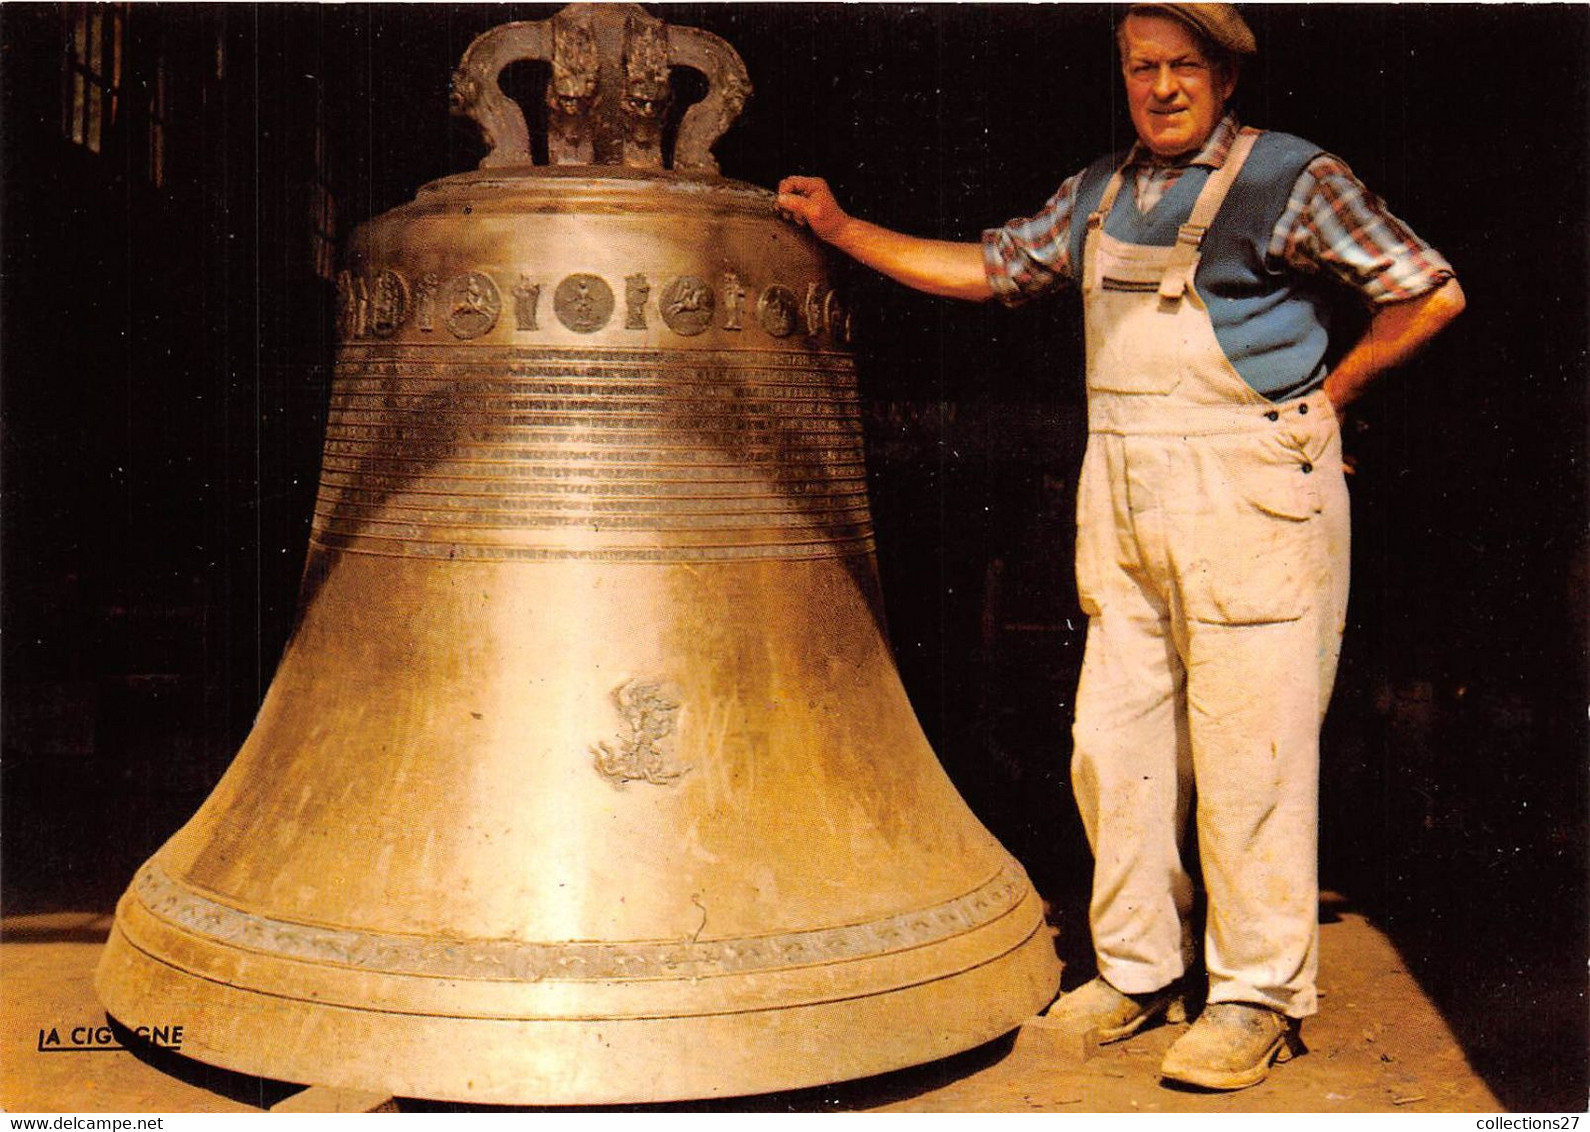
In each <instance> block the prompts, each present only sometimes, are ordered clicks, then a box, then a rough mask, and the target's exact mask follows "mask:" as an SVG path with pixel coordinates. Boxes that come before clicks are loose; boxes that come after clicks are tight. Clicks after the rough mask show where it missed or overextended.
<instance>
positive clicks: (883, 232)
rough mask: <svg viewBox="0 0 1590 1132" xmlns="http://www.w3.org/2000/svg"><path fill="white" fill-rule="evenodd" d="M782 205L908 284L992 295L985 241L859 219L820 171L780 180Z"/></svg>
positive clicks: (966, 295)
mask: <svg viewBox="0 0 1590 1132" xmlns="http://www.w3.org/2000/svg"><path fill="white" fill-rule="evenodd" d="M778 210H779V212H780V213H781V214H783V215H784V216H786V217H788V218H789V219H790V220H793V221H795V222H796V223H798V224H804V225H806V226H807V227H808V228H810V229H811V231H812V234H813V235H814V236H816V237H817V238H818V239H820V240H823V241H825V242H827V243H829V244H831V245H833V246H834V247H835V248H838V249H839V250H840V251H842V252H844V253H845V254H846V255H849V256H851V257H852V258H854V259H855V260H856V261H857V262H859V263H863V264H865V265H866V266H868V267H870V268H872V269H873V270H874V271H881V272H882V273H883V274H885V275H887V276H888V277H889V278H890V279H893V280H895V281H896V282H899V283H904V284H905V285H906V286H907V287H914V288H915V289H916V290H918V291H926V292H927V293H928V294H930V295H945V296H947V297H949V298H953V299H970V300H972V301H974V302H981V301H982V300H984V299H991V298H993V297H994V289H993V287H991V286H990V285H989V282H988V276H987V274H986V272H985V271H984V270H983V248H982V245H981V244H961V243H955V242H953V241H951V240H929V239H925V238H923V237H921V236H907V235H906V234H905V233H904V232H894V231H891V230H889V229H888V228H881V227H879V226H878V225H876V224H872V223H870V222H868V221H866V220H858V219H857V218H856V217H854V216H851V215H850V214H849V213H848V212H846V211H845V210H844V209H843V208H841V207H840V206H839V202H838V201H837V200H835V199H834V194H833V191H832V190H831V189H830V188H829V187H828V182H827V181H825V180H823V179H822V178H821V177H801V176H795V177H785V178H784V179H783V180H782V181H780V182H779V185H778Z"/></svg>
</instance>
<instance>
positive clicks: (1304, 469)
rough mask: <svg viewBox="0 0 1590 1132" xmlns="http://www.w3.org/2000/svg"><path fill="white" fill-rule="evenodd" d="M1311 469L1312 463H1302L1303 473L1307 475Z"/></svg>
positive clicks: (1312, 467) (1312, 468)
mask: <svg viewBox="0 0 1590 1132" xmlns="http://www.w3.org/2000/svg"><path fill="white" fill-rule="evenodd" d="M1313 470H1314V465H1313V464H1304V465H1303V474H1304V475H1307V474H1308V473H1309V472H1312V471H1313Z"/></svg>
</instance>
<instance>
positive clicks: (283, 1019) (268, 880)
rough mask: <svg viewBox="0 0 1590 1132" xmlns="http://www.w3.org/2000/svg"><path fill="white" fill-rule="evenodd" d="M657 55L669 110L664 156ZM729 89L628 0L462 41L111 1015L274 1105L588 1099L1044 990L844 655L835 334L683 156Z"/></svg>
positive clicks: (925, 774)
mask: <svg viewBox="0 0 1590 1132" xmlns="http://www.w3.org/2000/svg"><path fill="white" fill-rule="evenodd" d="M519 59H540V60H546V61H549V62H550V63H551V76H552V77H551V80H550V82H549V84H548V92H547V100H548V113H547V118H548V122H549V130H548V133H549V136H548V138H547V140H546V154H547V158H548V162H549V163H547V164H542V165H536V164H533V163H532V160H531V157H532V154H531V142H530V140H529V138H528V135H527V132H526V129H525V124H524V116H523V114H522V112H521V110H520V108H519V107H518V106H516V105H515V104H513V103H511V102H509V101H508V100H507V99H506V98H505V97H504V96H503V95H502V94H501V91H500V88H499V87H498V85H497V75H498V72H499V71H500V70H501V69H502V68H503V67H504V66H505V65H506V64H508V63H509V62H512V61H515V60H519ZM677 66H685V67H691V68H694V69H696V70H699V71H701V72H702V73H703V74H704V75H706V76H707V80H708V88H709V90H708V94H707V96H706V98H705V99H704V100H702V101H701V102H699V103H697V104H696V105H694V106H693V107H691V108H690V109H689V111H688V112H687V113H686V115H685V117H684V120H683V122H682V124H681V126H680V127H679V129H678V143H677V147H676V148H675V150H674V152H673V154H672V157H671V159H669V157H668V156H667V155H665V154H664V152H663V148H662V141H663V133H664V131H663V129H662V124H663V122H664V120H665V118H664V114H665V111H666V107H667V100H668V97H669V88H668V71H669V69H670V68H671V67H677ZM748 93H749V83H748V82H747V80H746V76H745V72H744V68H743V66H742V65H741V63H740V60H739V58H738V56H736V55H735V53H734V52H733V50H732V49H731V48H729V46H728V45H727V44H725V43H724V42H723V41H722V40H719V39H717V38H716V37H714V36H711V35H709V34H707V33H704V32H700V31H696V30H693V29H681V28H676V27H670V26H667V25H664V24H662V23H660V22H659V21H657V20H655V19H653V18H652V17H650V16H648V15H646V14H645V13H644V12H642V11H641V10H640V9H638V8H634V7H629V6H617V5H615V6H583V5H576V6H574V7H571V8H569V9H566V10H565V11H564V12H562V13H561V14H560V15H558V16H557V17H554V18H553V19H551V20H547V21H542V22H535V23H517V24H508V25H504V26H502V27H499V28H496V29H494V30H492V31H490V32H488V33H486V34H485V35H483V36H481V37H480V38H479V39H478V40H476V41H475V43H474V44H473V45H471V47H470V48H469V50H468V52H466V54H465V56H464V60H463V62H462V63H461V65H460V68H459V70H458V72H457V74H456V75H455V78H454V109H455V110H456V111H458V112H460V113H463V114H466V115H468V116H470V117H472V118H474V119H475V120H476V121H477V122H478V123H480V125H481V127H482V131H483V133H484V135H485V136H486V139H487V141H488V143H489V144H491V145H492V146H493V149H492V152H491V154H490V155H489V156H488V157H487V158H486V159H485V161H484V162H483V163H482V167H481V169H480V170H478V171H476V172H473V173H468V174H463V175H459V176H453V177H448V178H445V179H443V180H441V181H438V182H435V183H433V184H430V185H427V186H425V187H424V188H423V189H422V190H421V191H420V193H419V195H418V198H417V199H416V200H415V201H414V202H413V203H411V204H409V205H407V206H405V207H402V208H399V209H396V210H395V211H392V212H390V213H387V214H385V215H383V216H381V217H378V218H377V219H375V220H373V221H371V222H370V223H368V224H366V225H364V226H363V227H362V228H360V229H359V230H358V232H357V233H356V234H355V235H354V236H353V238H352V241H351V244H350V246H349V248H348V249H347V253H346V257H345V270H343V271H342V273H341V276H340V279H339V285H338V295H339V298H338V302H339V310H338V315H339V321H340V327H341V334H342V340H341V349H340V353H339V358H338V362H337V367H336V378H335V384H334V388H333V393H332V406H331V415H330V421H329V424H328V428H327V435H326V442H325V453H324V461H323V471H322V478H321V486H320V493H319V500H318V503H317V506H316V512H315V518H314V524H313V533H312V537H311V546H310V553H309V561H308V564H307V567H306V571H305V578H304V583H303V590H302V594H301V597H300V608H299V620H298V624H297V627H296V629H295V631H294V634H293V636H292V639H291V641H290V643H289V644H288V646H287V649H286V652H285V654H284V656H283V658H282V660H281V664H280V667H279V669H278V671H277V673H276V676H275V679H274V681H273V683H272V685H271V687H270V690H269V693H268V694H267V696H266V699H265V703H264V706H263V707H262V708H261V710H260V714H259V718H258V720H257V722H256V724H255V727H254V730H253V732H252V734H251V735H250V736H249V738H248V740H247V742H246V744H245V745H244V747H243V749H242V751H241V752H240V754H239V755H238V757H237V759H236V761H235V762H234V763H233V765H232V766H231V768H230V769H229V770H228V772H227V774H226V775H225V777H224V778H223V779H222V781H221V782H220V784H219V785H218V786H217V788H216V790H215V792H214V793H213V795H212V796H211V797H210V798H209V799H208V801H207V802H206V803H205V804H204V806H203V807H202V809H201V810H200V811H199V813H198V814H197V815H196V816H195V817H194V818H193V819H192V820H191V821H190V822H189V823H188V825H186V826H185V827H184V828H183V829H182V830H181V831H179V832H178V833H177V834H176V835H175V836H174V837H173V838H172V839H171V840H170V841H169V842H168V843H167V844H166V845H165V846H164V847H163V848H162V849H161V850H160V851H159V852H158V853H157V854H156V855H155V856H154V858H153V859H152V860H150V861H149V862H148V863H147V864H146V865H145V866H144V867H143V869H142V870H141V871H140V872H139V873H138V875H137V877H136V878H135V879H134V880H133V882H132V885H131V887H130V889H129V891H128V892H127V894H126V896H125V897H124V898H123V899H122V901H121V903H120V905H119V907H118V910H117V916H116V926H115V930H114V933H113V935H112V937H111V941H110V944H109V946H108V948H107V950H106V952H105V955H104V958H103V961H102V963H101V965H100V968H99V972H98V976H97V986H98V990H99V994H100V997H101V999H102V1001H103V1002H104V1004H105V1006H106V1008H107V1009H108V1010H109V1011H110V1013H111V1014H112V1015H113V1016H114V1017H116V1018H117V1019H119V1020H120V1021H122V1022H124V1023H126V1024H127V1025H129V1026H138V1025H143V1024H161V1025H165V1024H181V1025H182V1026H183V1027H184V1031H183V1032H184V1047H183V1052H184V1054H186V1055H189V1056H192V1057H195V1058H198V1059H199V1060H201V1061H205V1062H210V1063H213V1064H216V1065H221V1066H225V1067H228V1068H231V1069H235V1070H240V1071H242V1072H246V1073H251V1074H258V1075H262V1076H266V1077H270V1078H276V1079H282V1080H287V1081H299V1082H305V1083H312V1084H321V1085H333V1086H341V1087H347V1088H354V1089H360V1090H369V1091H379V1092H383V1093H392V1094H396V1095H399V1096H417V1097H428V1098H436V1099H443V1100H455V1101H477V1102H483V1103H499V1104H506V1103H513V1104H601V1103H618V1102H637V1101H661V1100H677V1099H689V1098H704V1097H711V1096H720V1095H735V1094H746V1093H755V1092H764V1091H769V1090H775V1089H786V1088H792V1087H799V1086H806V1085H813V1084H819V1083H822V1082H828V1081H834V1080H841V1079H846V1078H853V1077H859V1076H864V1075H867V1074H873V1073H878V1072H881V1071H884V1070H889V1069H894V1068H898V1067H901V1066H905V1065H911V1064H915V1063H918V1062H922V1061H927V1060H931V1059H934V1058H939V1057H943V1056H945V1055H948V1054H951V1053H954V1052H957V1051H960V1050H963V1049H967V1048H970V1047H972V1046H975V1045H978V1044H980V1043H982V1042H985V1041H988V1040H990V1039H992V1038H994V1037H996V1036H998V1035H1000V1034H1002V1033H1005V1032H1007V1031H1009V1030H1011V1029H1012V1028H1014V1027H1015V1026H1016V1025H1018V1024H1019V1023H1020V1022H1021V1021H1022V1020H1023V1019H1024V1018H1026V1017H1027V1016H1028V1015H1030V1014H1032V1013H1033V1012H1034V1011H1036V1010H1038V1009H1040V1008H1041V1007H1042V1006H1043V1005H1044V1004H1045V1003H1046V1002H1047V1001H1048V1000H1049V999H1050V998H1051V997H1052V995H1053V992H1054V989H1055V986H1056V983H1057V979H1058V964H1057V961H1056V958H1055V953H1054V948H1053V945H1052V941H1051V939H1050V937H1049V935H1048V933H1047V932H1046V930H1045V928H1044V924H1043V917H1042V912H1041V907H1040V902H1039V900H1038V897H1037V895H1036V894H1035V893H1034V891H1033V889H1032V887H1031V885H1030V883H1029V882H1028V880H1027V877H1026V875H1025V874H1024V873H1023V871H1022V869H1021V867H1020V866H1019V865H1018V864H1017V863H1016V861H1014V860H1013V859H1012V858H1011V857H1010V856H1009V855H1008V854H1007V853H1006V852H1005V851H1004V850H1003V849H1002V848H1001V847H1000V845H999V844H998V843H997V842H996V841H995V839H994V838H993V837H992V836H991V835H990V834H989V833H988V832H987V831H986V830H985V829H984V828H983V827H982V825H980V824H979V823H978V821H977V820H976V818H975V817H974V816H973V815H972V814H971V812H970V811H969V810H968V809H967V807H966V805H965V803H964V802H963V801H962V799H961V798H960V797H959V795H958V794H957V793H956V791H955V789H954V787H953V786H952V785H951V783H950V782H949V780H948V778H947V777H946V776H945V775H944V773H943V771H942V770H941V768H940V767H939V764H938V762H937V760H936V759H935V757H934V755H933V752H932V751H931V750H930V749H929V747H928V744H927V742H926V740H925V739H924V737H923V735H922V732H921V729H920V727H919V726H918V724H917V721H916V718H915V716H914V715H913V713H912V710H911V706H910V704H909V703H908V702H907V699H906V696H905V693H904V690H903V689H902V687H901V685H900V681H899V678H898V675H897V673H896V670H895V666H894V662H893V659H892V657H891V654H890V650H889V646H888V643H887V640H886V637H885V634H884V629H883V623H882V612H881V601H880V596H879V593H878V589H877V582H876V571H875V565H874V559H873V536H872V527H871V519H870V515H869V511H868V505H867V497H866V491H865V475H864V468H863V463H862V452H861V439H860V425H859V418H858V413H857V394H856V381H855V374H854V370H853V365H852V360H851V356H850V354H849V352H848V350H847V342H848V336H849V331H850V324H851V316H850V312H849V311H848V310H847V308H846V306H845V304H844V302H843V300H842V297H841V296H839V295H836V294H835V292H834V291H833V289H832V288H831V286H830V284H829V279H828V275H827V273H826V268H825V265H824V260H823V257H822V253H821V252H820V251H819V249H818V248H817V247H816V245H815V244H814V243H813V241H812V240H811V239H810V238H809V237H807V236H806V235H805V234H804V233H802V232H800V231H797V230H796V229H794V228H793V227H791V226H790V225H788V224H786V223H784V222H782V221H780V220H779V219H778V218H777V217H776V216H775V214H774V208H773V196H772V194H771V193H769V192H767V191H765V190H763V189H760V188H756V187H753V186H750V185H746V184H742V183H739V182H735V181H731V180H726V179H724V178H722V177H720V176H719V175H718V172H717V167H716V163H715V161H714V160H713V158H712V156H711V154H710V146H711V144H712V142H713V141H714V140H715V139H716V138H717V136H718V135H719V134H721V132H722V131H723V130H724V129H725V128H727V126H728V124H729V123H730V122H731V121H732V119H733V116H734V114H735V113H736V112H737V111H738V109H739V105H740V104H741V103H742V102H743V101H744V99H745V97H746V96H747V94H748Z"/></svg>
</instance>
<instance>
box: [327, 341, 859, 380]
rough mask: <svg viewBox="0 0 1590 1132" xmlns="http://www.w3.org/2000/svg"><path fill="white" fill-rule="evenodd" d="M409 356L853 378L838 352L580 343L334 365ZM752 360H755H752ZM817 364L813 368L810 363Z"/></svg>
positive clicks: (411, 346) (348, 356)
mask: <svg viewBox="0 0 1590 1132" xmlns="http://www.w3.org/2000/svg"><path fill="white" fill-rule="evenodd" d="M407 351H413V352H416V353H421V354H436V353H439V352H443V351H447V352H451V353H455V354H459V355H461V356H460V357H459V358H458V359H456V360H455V359H454V358H448V359H447V362H446V364H447V365H448V366H449V367H453V366H464V365H484V364H487V362H488V360H490V361H509V362H547V361H552V362H562V363H563V364H565V365H568V364H571V363H587V364H593V365H625V364H628V365H631V366H641V365H653V366H661V368H663V369H664V370H668V369H674V368H682V367H686V366H691V367H700V366H710V367H712V368H715V369H724V370H740V369H790V370H794V371H796V372H800V371H810V370H814V369H823V368H825V367H826V368H829V369H831V370H832V371H834V372H838V373H852V374H853V373H854V372H855V368H856V366H855V358H854V357H853V356H852V355H851V354H850V353H849V352H848V351H843V350H816V349H795V350H791V349H782V350H781V349H755V348H737V349H691V348H689V347H677V348H674V349H667V350H663V349H656V348H648V347H637V346H594V345H587V344H584V343H581V344H579V345H574V346H515V345H506V344H503V343H501V342H480V343H478V344H472V343H469V342H458V341H437V342H427V341H423V340H420V341H407V340H405V341H402V342H393V343H390V344H377V343H360V344H357V345H355V344H352V343H344V344H343V345H341V346H339V347H338V350H337V359H336V364H337V365H339V366H341V365H343V364H346V363H349V362H353V361H356V360H359V359H360V358H364V359H366V360H387V359H389V360H392V361H401V360H403V354H404V353H405V352H407ZM751 359H754V360H751ZM814 362H815V363H817V364H815V365H814V364H813V363H814Z"/></svg>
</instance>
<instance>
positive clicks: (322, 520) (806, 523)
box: [314, 507, 872, 541]
mask: <svg viewBox="0 0 1590 1132" xmlns="http://www.w3.org/2000/svg"><path fill="white" fill-rule="evenodd" d="M860 510H861V511H862V513H861V514H860V515H859V516H858V515H856V511H855V509H852V510H847V511H835V512H830V513H826V514H825V513H816V514H804V515H802V514H800V513H791V515H790V517H789V519H788V521H786V522H781V523H766V522H764V523H758V522H755V521H753V520H754V519H755V518H756V516H755V515H754V514H744V513H741V514H723V515H713V514H704V515H703V514H697V515H679V516H669V515H665V514H652V515H646V514H638V515H624V514H591V513H584V514H569V515H562V514H547V513H545V512H540V513H531V514H527V515H524V516H522V517H521V516H516V515H515V514H514V513H513V512H500V511H499V512H479V511H476V512H463V513H461V514H460V515H458V516H456V517H455V516H452V515H445V514H437V513H430V512H421V513H420V514H421V515H424V516H425V517H423V518H422V517H411V516H406V515H403V514H401V513H394V512H399V511H400V509H396V508H394V509H393V510H392V511H381V512H371V513H360V512H358V511H351V510H350V509H339V510H338V511H335V512H331V513H327V512H325V511H322V510H321V509H320V508H318V507H317V508H316V509H315V520H314V526H315V527H316V528H318V529H320V530H325V531H336V530H345V529H346V530H348V533H350V534H357V535H362V534H364V533H366V532H367V531H368V530H369V529H370V528H372V527H397V528H400V529H403V530H406V531H413V532H414V536H413V537H414V538H418V537H419V532H421V531H425V530H432V531H458V532H464V531H537V530H547V529H574V530H584V531H588V532H589V533H590V535H591V536H592V537H600V536H602V535H605V534H610V533H626V534H688V533H690V532H694V531H701V532H707V531H712V532H721V531H743V532H745V534H746V535H747V536H750V535H756V534H766V535H769V536H777V535H781V534H787V533H788V532H799V533H805V532H807V531H810V530H813V529H817V530H820V531H822V532H823V533H824V534H825V535H828V536H830V537H831V536H832V535H835V534H844V535H849V536H851V537H854V536H855V535H857V534H861V533H867V534H870V533H871V532H872V520H871V515H870V513H868V512H866V511H865V507H863V508H861V509H860ZM349 528H351V529H349ZM394 537H400V538H401V537H404V536H394ZM405 541H412V539H405Z"/></svg>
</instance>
